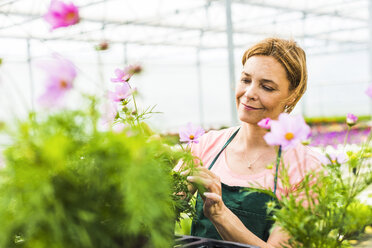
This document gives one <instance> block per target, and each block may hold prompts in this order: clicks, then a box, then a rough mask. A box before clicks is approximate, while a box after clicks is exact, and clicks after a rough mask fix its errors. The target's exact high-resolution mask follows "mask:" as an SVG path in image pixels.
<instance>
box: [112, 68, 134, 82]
mask: <svg viewBox="0 0 372 248" xmlns="http://www.w3.org/2000/svg"><path fill="white" fill-rule="evenodd" d="M115 75H116V78H111V82H114V83H118V82H122V83H124V82H128V80H129V79H130V77H131V76H132V74H130V73H129V72H128V71H127V70H125V69H124V70H120V69H119V68H118V69H116V70H115Z"/></svg>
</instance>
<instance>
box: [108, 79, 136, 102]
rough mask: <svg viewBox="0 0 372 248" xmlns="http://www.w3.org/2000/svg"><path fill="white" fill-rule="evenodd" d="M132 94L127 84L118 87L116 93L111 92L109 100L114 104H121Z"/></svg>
mask: <svg viewBox="0 0 372 248" xmlns="http://www.w3.org/2000/svg"><path fill="white" fill-rule="evenodd" d="M131 94H132V90H131V88H130V86H129V84H128V83H127V82H125V83H124V84H120V85H117V86H116V87H115V91H114V92H111V91H109V98H110V99H111V100H112V101H114V102H121V101H123V100H124V99H126V98H128V97H129V96H130V95H131Z"/></svg>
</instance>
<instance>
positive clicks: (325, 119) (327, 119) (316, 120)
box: [305, 115, 371, 126]
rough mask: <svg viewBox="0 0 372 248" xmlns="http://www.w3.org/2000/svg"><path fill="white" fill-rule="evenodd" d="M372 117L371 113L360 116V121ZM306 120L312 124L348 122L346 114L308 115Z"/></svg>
mask: <svg viewBox="0 0 372 248" xmlns="http://www.w3.org/2000/svg"><path fill="white" fill-rule="evenodd" d="M370 119H371V117H370V116H369V115H362V116H358V121H359V122H360V121H369V120H370ZM305 121H306V123H307V124H309V125H310V126H312V125H316V124H326V123H341V124H343V123H346V116H320V117H306V118H305Z"/></svg>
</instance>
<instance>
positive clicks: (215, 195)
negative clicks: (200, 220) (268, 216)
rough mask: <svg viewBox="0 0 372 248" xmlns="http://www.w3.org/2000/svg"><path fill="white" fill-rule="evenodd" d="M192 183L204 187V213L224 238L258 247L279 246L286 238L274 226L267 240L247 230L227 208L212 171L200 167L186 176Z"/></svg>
mask: <svg viewBox="0 0 372 248" xmlns="http://www.w3.org/2000/svg"><path fill="white" fill-rule="evenodd" d="M188 180H189V181H190V182H192V183H198V184H201V185H203V186H204V187H205V188H206V191H208V192H206V193H204V195H201V196H202V198H203V201H204V206H203V210H204V215H205V216H206V217H208V218H209V219H210V220H211V222H212V223H213V224H214V226H215V227H216V229H217V231H218V232H219V234H220V236H221V237H222V238H223V239H224V240H228V241H234V242H239V243H245V244H250V245H256V246H259V247H270V248H271V247H280V244H281V243H284V242H285V241H286V240H288V238H289V237H288V236H287V235H286V234H285V233H284V232H283V231H281V230H280V228H278V227H276V228H275V229H274V231H273V232H272V233H271V235H270V237H269V240H268V241H267V242H264V241H263V240H261V239H260V238H258V237H257V236H256V235H254V234H253V233H252V232H251V231H249V230H248V229H247V228H246V227H245V226H244V224H243V223H242V222H241V221H240V219H239V218H238V217H237V216H236V215H235V214H234V213H233V212H231V211H230V209H229V208H227V207H226V206H225V204H224V202H223V201H222V197H221V181H220V178H219V177H218V176H216V175H215V174H214V173H213V172H211V171H209V170H207V169H205V168H200V169H199V170H198V171H197V173H195V174H194V175H193V176H191V177H188Z"/></svg>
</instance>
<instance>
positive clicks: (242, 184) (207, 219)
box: [188, 38, 321, 247]
mask: <svg viewBox="0 0 372 248" xmlns="http://www.w3.org/2000/svg"><path fill="white" fill-rule="evenodd" d="M242 62H243V70H242V75H241V79H240V81H239V82H238V83H237V85H236V107H237V110H238V111H237V112H238V117H239V119H240V121H241V124H240V125H239V126H238V127H231V128H228V129H224V130H220V131H210V132H208V133H207V134H205V135H204V136H202V137H201V139H200V142H199V143H198V144H192V146H191V147H192V148H191V150H192V153H193V154H194V155H195V156H197V157H199V158H200V159H201V161H202V162H203V165H204V166H202V167H200V168H199V169H197V170H196V171H195V172H193V174H192V175H189V177H188V180H189V182H191V185H192V186H193V187H194V188H195V189H196V188H201V187H200V186H203V187H204V188H205V189H206V190H205V191H206V192H205V193H203V194H202V193H200V192H199V193H200V194H198V198H197V203H196V210H197V217H196V218H195V219H194V221H193V224H192V231H191V234H192V235H194V236H202V237H208V238H214V239H224V240H230V241H236V242H240V243H246V244H250V245H256V246H259V247H280V246H281V243H283V242H285V241H286V240H288V235H286V234H285V233H284V232H283V231H282V230H280V229H279V228H278V227H274V228H272V227H273V224H274V223H273V222H272V220H271V218H270V215H268V214H267V203H268V202H269V201H273V200H274V201H276V200H278V199H277V198H280V197H281V196H282V195H286V194H287V193H288V192H289V191H288V189H286V188H284V187H283V185H282V183H281V182H280V181H278V180H277V173H278V172H277V171H278V168H279V164H280V161H283V165H285V166H287V170H288V175H289V176H290V182H291V184H292V185H293V187H292V188H291V189H290V190H295V189H296V186H297V185H298V184H299V182H301V181H302V179H303V176H304V174H306V172H308V171H311V170H317V169H319V168H320V166H321V165H320V162H319V160H318V155H317V154H316V153H315V152H313V151H312V150H310V149H309V148H307V147H305V146H303V145H301V144H300V143H299V141H298V142H297V141H296V142H292V143H293V144H292V143H291V144H292V145H293V146H291V147H289V146H288V147H275V146H270V145H268V144H267V143H266V142H265V139H264V136H265V134H267V129H266V128H262V127H261V126H262V124H258V123H259V122H260V121H261V120H262V119H264V118H270V119H273V120H275V119H278V117H279V115H280V114H281V113H283V112H285V113H289V112H291V111H292V109H293V108H294V106H295V105H296V103H297V102H298V100H299V99H300V98H301V96H302V95H303V94H304V92H305V90H306V83H307V70H306V56H305V53H304V51H303V50H302V49H301V48H300V47H298V46H297V44H296V43H295V42H294V41H289V40H283V39H276V38H268V39H266V40H263V41H261V42H259V43H257V44H256V45H254V46H253V47H251V48H250V49H248V50H247V51H246V52H245V53H244V55H243V59H242ZM283 118H284V117H283ZM291 125H292V124H291ZM286 138H290V139H291V140H292V138H293V137H286ZM293 141H295V139H293ZM282 148H283V153H282ZM271 164H273V165H275V166H269V165H271ZM252 185H254V188H260V189H266V190H269V191H271V192H272V193H273V194H272V195H273V196H275V197H272V196H270V195H268V194H264V193H259V192H257V191H256V192H251V194H248V195H247V194H246V193H245V191H250V190H252Z"/></svg>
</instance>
